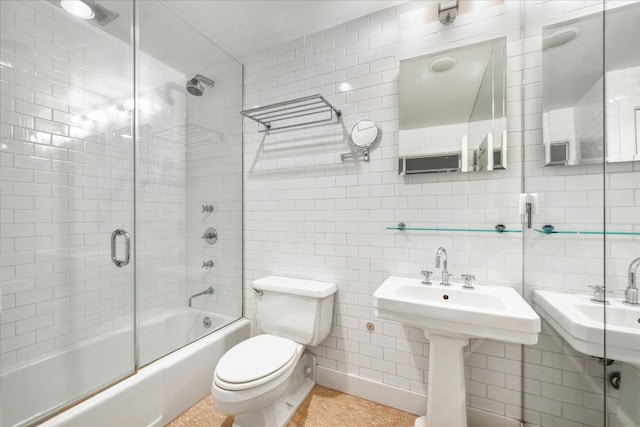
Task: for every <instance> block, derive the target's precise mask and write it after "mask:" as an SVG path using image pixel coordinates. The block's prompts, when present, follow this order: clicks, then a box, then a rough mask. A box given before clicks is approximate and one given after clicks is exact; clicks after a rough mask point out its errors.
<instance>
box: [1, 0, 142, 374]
mask: <svg viewBox="0 0 640 427" xmlns="http://www.w3.org/2000/svg"><path fill="white" fill-rule="evenodd" d="M1 8H2V25H1V34H0V35H1V37H2V47H1V49H2V61H3V64H2V66H0V68H1V70H2V78H1V80H2V82H1V84H2V125H1V126H2V141H1V143H0V144H1V147H0V157H1V158H2V168H1V170H2V176H1V182H2V184H1V186H2V187H1V195H0V196H1V200H0V203H1V208H2V229H1V240H2V249H1V257H0V259H1V264H2V266H1V267H0V268H2V275H1V276H2V278H1V280H2V294H3V301H2V303H3V305H2V320H1V323H2V346H1V355H0V359H1V367H2V370H3V371H5V370H6V369H8V368H10V367H12V366H15V365H16V364H17V363H21V362H25V361H28V360H30V359H32V358H34V357H37V356H40V355H42V354H46V353H47V352H50V351H53V350H56V349H59V348H62V347H65V346H67V345H70V344H72V343H74V342H76V341H78V340H82V339H85V338H87V337H90V336H92V335H95V334H96V333H100V332H104V331H108V330H111V329H113V328H114V327H118V326H122V325H126V324H127V323H126V322H123V321H122V320H123V319H124V316H125V315H126V314H128V313H129V312H130V310H131V307H132V292H131V286H130V285H129V284H130V282H131V269H130V268H129V269H127V268H123V269H118V268H115V267H114V266H113V264H111V260H110V254H109V244H108V241H109V236H110V233H111V231H112V230H114V229H116V228H118V227H122V228H125V229H129V230H131V227H132V223H133V217H132V212H133V209H132V208H133V197H132V193H131V188H132V182H133V181H132V178H133V169H132V164H133V150H132V149H131V140H130V139H126V138H124V137H123V136H121V135H122V134H129V133H130V120H129V119H128V117H127V115H126V114H115V113H114V114H111V113H109V114H107V112H106V111H105V110H104V109H105V108H106V107H107V106H109V105H111V104H115V103H123V102H125V100H126V99H127V98H129V97H131V96H132V90H133V87H132V84H131V83H129V85H128V86H127V85H126V84H124V85H123V84H122V82H119V81H117V79H111V80H110V79H105V80H103V81H101V82H100V83H101V85H98V81H99V80H100V78H101V77H104V76H105V74H104V73H102V72H101V70H102V69H110V68H111V67H117V66H122V67H123V68H124V69H127V65H129V69H131V68H130V65H131V61H130V58H131V55H130V53H131V49H130V47H129V46H128V45H127V44H126V43H124V42H121V41H115V40H109V39H106V40H105V39H104V38H101V37H100V36H99V35H98V33H99V31H98V30H96V29H95V28H93V27H91V26H88V25H87V24H83V25H81V26H77V25H74V24H73V23H72V22H71V21H70V19H68V18H66V17H65V16H63V15H64V12H62V11H61V10H60V9H58V8H55V7H53V6H52V5H51V4H48V3H47V2H16V1H7V2H4V1H3V2H2V5H1ZM122 19H126V17H122ZM97 52H101V53H102V54H97ZM131 77H132V76H131V73H130V74H129V75H127V74H126V73H120V74H119V75H118V77H117V78H118V79H124V80H126V79H127V78H128V79H129V82H131ZM104 88H110V90H104ZM83 116H84V117H83ZM120 256H122V254H121V255H120Z"/></svg>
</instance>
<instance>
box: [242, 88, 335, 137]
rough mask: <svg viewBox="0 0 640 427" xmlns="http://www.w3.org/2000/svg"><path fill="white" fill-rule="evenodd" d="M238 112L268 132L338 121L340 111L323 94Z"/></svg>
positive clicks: (260, 130)
mask: <svg viewBox="0 0 640 427" xmlns="http://www.w3.org/2000/svg"><path fill="white" fill-rule="evenodd" d="M240 114H242V115H243V116H245V117H248V118H250V119H251V120H255V121H256V122H258V124H259V125H260V126H258V131H259V132H269V131H275V130H282V129H290V128H295V127H300V126H306V125H313V124H318V123H324V122H331V121H334V120H335V121H338V119H339V118H340V116H341V115H342V112H341V111H340V110H338V109H337V108H336V107H334V106H333V105H331V104H330V103H329V102H328V101H327V100H326V99H325V98H324V97H323V96H321V95H312V96H306V97H303V98H297V99H292V100H289V101H284V102H278V103H277V104H271V105H265V106H264V107H257V108H252V109H250V110H244V111H241V112H240Z"/></svg>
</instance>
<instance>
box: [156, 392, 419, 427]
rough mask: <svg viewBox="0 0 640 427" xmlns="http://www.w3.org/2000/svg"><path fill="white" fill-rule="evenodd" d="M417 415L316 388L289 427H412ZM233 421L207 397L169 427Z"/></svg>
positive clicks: (218, 426) (211, 426)
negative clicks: (219, 410)
mask: <svg viewBox="0 0 640 427" xmlns="http://www.w3.org/2000/svg"><path fill="white" fill-rule="evenodd" d="M416 418H417V416H416V415H413V414H409V413H407V412H403V411H400V410H398V409H394V408H390V407H388V406H384V405H380V404H378V403H374V402H370V401H368V400H364V399H360V398H357V397H354V396H350V395H348V394H344V393H341V392H339V391H335V390H331V389H328V388H325V387H320V386H315V387H314V388H313V390H312V391H311V393H310V394H309V396H307V398H306V399H305V401H304V402H302V405H300V407H299V408H298V410H297V411H296V413H295V414H294V415H293V418H292V419H291V421H290V422H289V424H287V427H364V426H385V427H391V426H392V427H405V426H406V427H412V426H413V423H414V421H415V419H416ZM232 424H233V418H232V417H227V416H225V415H224V414H222V413H220V412H218V411H217V409H216V408H215V406H214V405H213V402H212V400H211V395H207V396H206V397H204V398H203V399H202V400H201V401H199V402H198V403H196V404H195V405H193V406H192V407H191V408H189V409H187V410H186V411H185V412H183V413H182V414H181V415H180V416H179V417H178V418H176V419H175V420H173V421H172V422H171V423H169V424H168V425H167V427H231V425H232Z"/></svg>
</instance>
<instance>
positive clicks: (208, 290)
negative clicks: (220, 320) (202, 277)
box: [189, 286, 213, 307]
mask: <svg viewBox="0 0 640 427" xmlns="http://www.w3.org/2000/svg"><path fill="white" fill-rule="evenodd" d="M211 294H213V286H209V288H207V289H205V290H204V291H202V292H198V293H197V294H193V295H191V296H190V297H189V307H191V300H192V299H194V298H196V297H199V296H202V295H211Z"/></svg>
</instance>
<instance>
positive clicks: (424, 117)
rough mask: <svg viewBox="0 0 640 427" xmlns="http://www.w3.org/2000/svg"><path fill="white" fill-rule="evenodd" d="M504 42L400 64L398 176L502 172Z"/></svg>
mask: <svg viewBox="0 0 640 427" xmlns="http://www.w3.org/2000/svg"><path fill="white" fill-rule="evenodd" d="M505 87H506V38H505V37H501V38H497V39H493V40H488V41H484V42H481V43H475V44H470V45H465V46H462V47H458V48H455V49H449V50H445V51H441V52H435V53H431V54H428V55H422V56H419V57H415V58H410V59H405V60H402V61H400V144H399V154H400V160H399V172H400V174H402V175H404V174H411V173H428V172H455V171H461V172H471V171H488V170H496V169H506V166H507V150H506V148H507V138H506V135H507V126H506V117H505V106H506V99H505V94H506V90H505Z"/></svg>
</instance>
